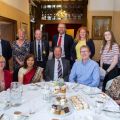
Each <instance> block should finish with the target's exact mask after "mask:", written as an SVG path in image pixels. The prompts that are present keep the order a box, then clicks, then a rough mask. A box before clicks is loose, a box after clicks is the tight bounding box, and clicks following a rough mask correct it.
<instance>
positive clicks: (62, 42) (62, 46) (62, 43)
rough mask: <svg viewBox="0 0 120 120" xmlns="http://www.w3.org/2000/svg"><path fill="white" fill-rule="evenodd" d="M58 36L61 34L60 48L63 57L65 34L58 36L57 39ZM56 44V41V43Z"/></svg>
mask: <svg viewBox="0 0 120 120" xmlns="http://www.w3.org/2000/svg"><path fill="white" fill-rule="evenodd" d="M60 36H62V40H61V48H62V57H65V51H64V38H65V34H62V35H60V34H59V37H58V40H59V39H60ZM57 45H58V43H57Z"/></svg>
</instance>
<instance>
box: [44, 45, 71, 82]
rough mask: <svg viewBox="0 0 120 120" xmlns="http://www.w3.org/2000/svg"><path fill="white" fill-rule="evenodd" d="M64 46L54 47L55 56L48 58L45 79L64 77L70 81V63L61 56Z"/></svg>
mask: <svg viewBox="0 0 120 120" xmlns="http://www.w3.org/2000/svg"><path fill="white" fill-rule="evenodd" d="M61 55H62V48H61V47H58V46H57V47H55V48H54V56H55V58H54V59H52V60H48V62H47V64H46V69H45V80H46V81H50V80H58V78H63V79H64V80H65V81H68V78H69V73H70V63H69V61H68V60H66V59H64V58H61Z"/></svg>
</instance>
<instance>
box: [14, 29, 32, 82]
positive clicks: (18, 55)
mask: <svg viewBox="0 0 120 120" xmlns="http://www.w3.org/2000/svg"><path fill="white" fill-rule="evenodd" d="M29 51H30V45H29V42H28V41H26V40H25V32H24V30H22V29H19V30H18V40H16V41H14V42H13V44H12V54H13V69H14V75H13V79H14V81H18V70H19V68H20V67H21V66H23V64H24V59H25V57H26V55H28V54H29Z"/></svg>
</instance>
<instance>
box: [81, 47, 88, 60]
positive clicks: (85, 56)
mask: <svg viewBox="0 0 120 120" xmlns="http://www.w3.org/2000/svg"><path fill="white" fill-rule="evenodd" d="M80 54H81V56H82V60H87V59H89V57H90V51H89V50H88V48H82V49H81V50H80Z"/></svg>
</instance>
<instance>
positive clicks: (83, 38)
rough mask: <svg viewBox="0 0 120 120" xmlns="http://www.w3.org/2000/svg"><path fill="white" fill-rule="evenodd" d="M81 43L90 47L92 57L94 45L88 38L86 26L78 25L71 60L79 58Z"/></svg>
mask: <svg viewBox="0 0 120 120" xmlns="http://www.w3.org/2000/svg"><path fill="white" fill-rule="evenodd" d="M83 45H87V46H88V47H89V48H90V52H91V55H90V58H92V57H93V56H94V54H95V45H94V43H93V40H92V39H88V31H87V28H86V27H80V28H79V29H78V31H77V34H76V38H75V42H74V44H73V48H72V52H71V54H72V59H73V61H75V60H76V59H77V60H81V54H80V48H81V46H83Z"/></svg>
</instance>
